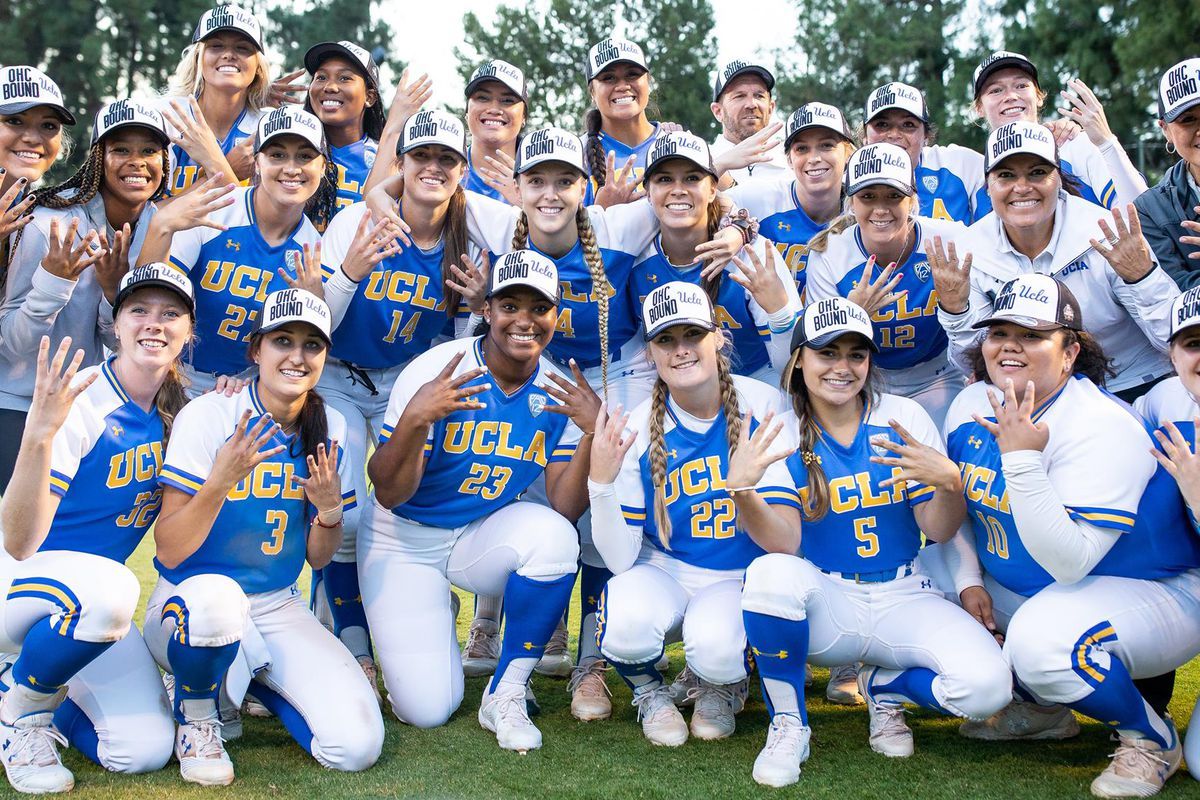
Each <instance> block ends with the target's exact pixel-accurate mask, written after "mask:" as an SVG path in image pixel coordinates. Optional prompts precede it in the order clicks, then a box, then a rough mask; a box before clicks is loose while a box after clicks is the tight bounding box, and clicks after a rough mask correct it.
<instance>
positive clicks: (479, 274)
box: [446, 253, 487, 316]
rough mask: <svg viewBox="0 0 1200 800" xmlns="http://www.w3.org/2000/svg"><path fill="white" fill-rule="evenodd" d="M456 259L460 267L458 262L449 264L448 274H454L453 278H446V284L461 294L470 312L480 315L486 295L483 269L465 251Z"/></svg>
mask: <svg viewBox="0 0 1200 800" xmlns="http://www.w3.org/2000/svg"><path fill="white" fill-rule="evenodd" d="M484 258H485V259H486V258H487V256H486V255H485V256H484ZM458 260H459V261H460V262H461V263H462V267H461V268H460V267H459V265H458V264H451V265H450V274H452V275H453V276H454V280H447V281H446V285H447V286H449V287H450V288H451V289H453V290H454V291H456V292H458V293H459V294H460V295H462V299H463V300H464V301H466V304H467V306H468V307H469V308H470V309H471V313H472V314H478V315H480V316H482V315H483V305H484V300H485V298H486V295H487V277H486V276H485V274H484V271H483V270H482V269H481V268H480V267H479V266H477V265H476V264H475V263H474V262H472V261H471V259H470V258H468V257H467V254H466V253H463V254H462V255H460V256H459V257H458Z"/></svg>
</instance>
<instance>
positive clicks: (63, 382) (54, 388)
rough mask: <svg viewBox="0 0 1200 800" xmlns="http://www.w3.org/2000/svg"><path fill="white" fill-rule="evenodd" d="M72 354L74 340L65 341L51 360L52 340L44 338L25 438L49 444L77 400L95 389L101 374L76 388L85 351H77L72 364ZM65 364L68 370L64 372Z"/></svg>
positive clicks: (39, 351)
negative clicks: (94, 383)
mask: <svg viewBox="0 0 1200 800" xmlns="http://www.w3.org/2000/svg"><path fill="white" fill-rule="evenodd" d="M70 351H71V337H70V336H67V337H64V338H63V340H62V341H61V342H60V343H59V345H58V349H57V350H56V351H55V352H54V359H53V360H51V359H50V357H49V356H50V337H49V336H43V337H42V341H41V342H40V343H39V344H38V354H37V373H36V377H35V378H34V382H33V400H32V401H31V402H30V404H29V414H28V415H27V416H26V417H25V436H28V437H31V439H32V440H34V441H43V442H44V441H48V440H49V439H51V438H53V437H54V434H56V433H58V429H59V428H61V427H62V426H63V423H64V422H66V421H67V414H68V412H70V410H71V406H72V404H74V402H75V398H76V397H79V395H81V394H82V393H83V390H84V389H86V388H87V387H89V386H91V385H92V381H94V380H96V377H97V376H98V375H99V374H100V373H98V372H96V373H93V374H92V375H89V376H88V377H87V378H85V379H84V380H82V381H80V382H79V383H78V384H77V385H74V386H72V385H71V384H72V382H73V381H74V380H75V373H76V372H78V371H79V365H80V364H81V363H83V350H76V351H75V355H73V356H71V360H70V361H67V354H68V353H69V352H70ZM64 364H66V367H65V368H64V366H63V365H64Z"/></svg>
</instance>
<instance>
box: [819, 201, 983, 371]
mask: <svg viewBox="0 0 1200 800" xmlns="http://www.w3.org/2000/svg"><path fill="white" fill-rule="evenodd" d="M966 230H967V228H966V226H965V225H963V224H962V223H959V222H955V221H953V220H946V221H943V220H938V219H932V218H924V217H922V218H919V219H918V220H917V222H916V223H915V224H914V226H913V233H912V236H913V240H914V246H913V250H912V252H911V253H910V254H909V255H908V257H907V258H906V259H905V260H904V263H902V264H900V265H899V266H898V267H897V272H898V273H899V274H901V275H902V276H903V277H902V278H901V280H900V283H899V284H898V285H897V286H896V288H895V290H894V291H895V292H896V293H900V297H899V298H898V299H897V300H896V302H894V303H890V304H888V305H886V306H884V307H882V308H880V309H879V310H878V311H876V312H875V313H874V314H872V315H871V322H872V323H873V325H874V328H875V344H876V345H878V346H879V355H878V358H877V360H878V363H879V366H881V367H883V368H884V369H888V370H897V369H907V368H910V367H915V366H917V365H918V364H924V363H926V362H928V361H931V360H932V359H934V358H940V357H942V356H943V355H944V354H945V352H946V348H947V346H948V341H947V338H946V331H945V329H943V328H942V324H941V322H939V321H938V316H937V292H936V291H935V290H934V288H933V270H932V269H930V267H929V258H928V256H926V254H925V243H926V242H927V241H932V240H933V237H934V236H940V237H942V241H943V244H946V243H949V242H951V241H954V240H955V239H956V238H958V237H960V236H962V234H963V233H964V232H965V231H966ZM826 242H827V243H828V244H827V246H826V248H825V249H824V250H823V251H821V252H812V253H810V254H809V256H808V288H807V293H806V295H805V301H806V302H808V303H814V302H816V301H818V300H827V299H829V298H831V297H849V296H850V292H851V291H853V290H854V287H855V286H857V285H858V282H859V281H860V280H862V278H863V269H864V268H865V267H866V264H867V261H868V260H869V258H870V256H869V255H868V253H867V248H866V246H865V245H864V243H863V238H862V229H861V228H860V227H859V226H858V225H851V226H850V227H849V228H846V229H845V230H843V231H841V232H840V233H836V234H834V235H832V236H830V237H829V238H828V239H826ZM886 268H887V265H886V264H880V263H876V264H875V265H874V268H873V269H872V273H871V275H870V276H869V278H870V279H874V278H877V277H878V276H879V274H880V273H881V272H883V270H884V269H886Z"/></svg>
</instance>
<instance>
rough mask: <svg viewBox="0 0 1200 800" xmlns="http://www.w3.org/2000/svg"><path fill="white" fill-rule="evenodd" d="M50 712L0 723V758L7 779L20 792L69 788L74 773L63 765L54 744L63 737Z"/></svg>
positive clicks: (27, 715)
mask: <svg viewBox="0 0 1200 800" xmlns="http://www.w3.org/2000/svg"><path fill="white" fill-rule="evenodd" d="M53 723H54V712H52V711H39V712H36V713H34V714H26V715H25V716H23V717H20V718H18V719H17V720H15V721H14V722H13V723H12V724H11V725H5V724H3V723H0V759H3V761H4V771H5V772H6V773H8V782H9V783H11V784H12V787H13V788H14V789H16V790H17V791H18V792H22V793H23V794H50V793H52V792H69V791H71V789H72V788H74V786H75V776H74V775H72V774H71V770H69V769H67V768H66V767H64V766H63V763H62V759H60V758H59V757H58V747H57V745H62V746H63V747H66V746H67V737H65V736H63V735H62V734H61V733H59V731H58V729H57V728H55V727H54V724H53Z"/></svg>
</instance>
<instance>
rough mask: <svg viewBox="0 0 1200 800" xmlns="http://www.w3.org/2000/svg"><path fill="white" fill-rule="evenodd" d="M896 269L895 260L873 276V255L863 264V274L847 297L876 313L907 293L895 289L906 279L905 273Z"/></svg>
mask: <svg viewBox="0 0 1200 800" xmlns="http://www.w3.org/2000/svg"><path fill="white" fill-rule="evenodd" d="M896 269H897V265H896V262H895V261H893V262H892V263H890V264H888V265H887V266H886V267H884V268H883V269H882V270H880V271H879V275H878V276H877V277H875V278H872V277H871V273H872V272H874V271H875V256H871V257H870V258H868V259H867V263H866V264H864V265H863V271H862V275H861V276H860V277H859V279H858V282H857V283H855V284H854V288H853V289H851V290H850V294H848V295H847V296H846V299H847V300H849V301H850V302H852V303H857V304H858V305H860V306H862V309H863V311H866V312H867V313H868V314H874V313H875V312H876V311H878V310H879V309H881V308H883V307H884V306H890V305H891V304H892V303H894V302H896V301H897V300H899V299H900V298H901V297H903V296H904V295H905V294H907V291H904V292H897V291H895V289H896V287H897V286H898V285H899V284H900V281H902V280H903V279H904V273H903V272H899V273H898V272H896Z"/></svg>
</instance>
